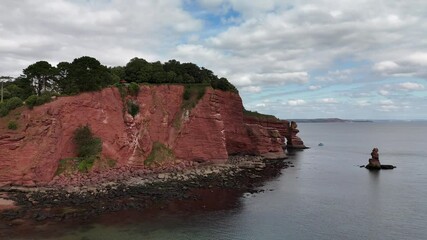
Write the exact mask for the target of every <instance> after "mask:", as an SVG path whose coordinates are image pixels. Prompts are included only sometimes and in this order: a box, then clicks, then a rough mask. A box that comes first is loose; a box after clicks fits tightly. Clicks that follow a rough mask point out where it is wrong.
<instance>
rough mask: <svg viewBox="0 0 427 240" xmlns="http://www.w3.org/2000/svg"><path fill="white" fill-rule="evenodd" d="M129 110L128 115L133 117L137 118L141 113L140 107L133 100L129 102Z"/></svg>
mask: <svg viewBox="0 0 427 240" xmlns="http://www.w3.org/2000/svg"><path fill="white" fill-rule="evenodd" d="M127 109H128V113H129V114H130V115H132V117H135V116H136V115H137V114H138V113H139V105H138V104H136V103H135V102H133V101H131V100H128V102H127Z"/></svg>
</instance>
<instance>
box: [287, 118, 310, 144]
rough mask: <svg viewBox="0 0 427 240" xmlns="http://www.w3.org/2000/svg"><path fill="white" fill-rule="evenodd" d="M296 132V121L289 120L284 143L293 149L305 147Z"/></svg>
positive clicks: (297, 131)
mask: <svg viewBox="0 0 427 240" xmlns="http://www.w3.org/2000/svg"><path fill="white" fill-rule="evenodd" d="M298 133H299V130H298V125H297V123H296V122H294V121H291V123H290V124H289V127H288V131H287V133H286V144H287V147H288V148H293V149H304V148H307V147H306V146H305V145H304V142H303V141H302V140H301V138H300V137H298V136H297V134H298Z"/></svg>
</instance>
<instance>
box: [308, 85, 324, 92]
mask: <svg viewBox="0 0 427 240" xmlns="http://www.w3.org/2000/svg"><path fill="white" fill-rule="evenodd" d="M321 88H322V86H320V85H310V86H308V89H309V90H311V91H314V90H318V89H321Z"/></svg>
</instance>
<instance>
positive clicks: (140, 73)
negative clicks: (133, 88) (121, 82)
mask: <svg viewBox="0 0 427 240" xmlns="http://www.w3.org/2000/svg"><path fill="white" fill-rule="evenodd" d="M149 65H150V63H148V62H147V61H146V60H145V59H143V58H132V59H131V60H130V61H129V62H128V63H127V64H126V67H125V77H124V79H125V80H126V81H127V82H138V83H141V82H148V81H149V80H150V77H151V76H150V75H149V74H148V72H149V68H150V66H149Z"/></svg>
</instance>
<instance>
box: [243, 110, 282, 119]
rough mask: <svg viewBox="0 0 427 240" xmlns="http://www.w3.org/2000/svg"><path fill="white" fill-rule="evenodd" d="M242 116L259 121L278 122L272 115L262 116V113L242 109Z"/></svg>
mask: <svg viewBox="0 0 427 240" xmlns="http://www.w3.org/2000/svg"><path fill="white" fill-rule="evenodd" d="M243 114H244V115H245V116H249V117H253V118H257V119H260V120H270V121H278V120H279V119H278V118H277V117H275V116H274V115H268V114H263V113H259V112H256V111H249V110H246V109H243Z"/></svg>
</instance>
